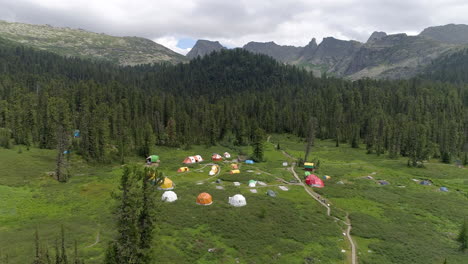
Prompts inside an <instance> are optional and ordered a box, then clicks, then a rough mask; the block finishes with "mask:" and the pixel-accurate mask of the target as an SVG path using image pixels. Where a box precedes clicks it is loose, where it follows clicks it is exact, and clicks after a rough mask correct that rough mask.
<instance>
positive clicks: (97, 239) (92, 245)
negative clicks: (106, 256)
mask: <svg viewBox="0 0 468 264" xmlns="http://www.w3.org/2000/svg"><path fill="white" fill-rule="evenodd" d="M99 234H100V232H99V231H98V232H97V235H96V242H94V243H93V244H91V245H89V246H86V247H85V248H90V247H94V246H95V245H97V243H99V241H100V239H99V238H100V235H99Z"/></svg>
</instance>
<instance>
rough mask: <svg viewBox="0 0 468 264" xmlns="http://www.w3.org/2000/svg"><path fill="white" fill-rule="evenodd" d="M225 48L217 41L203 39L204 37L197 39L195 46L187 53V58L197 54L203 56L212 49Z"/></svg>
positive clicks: (194, 56) (212, 50)
mask: <svg viewBox="0 0 468 264" xmlns="http://www.w3.org/2000/svg"><path fill="white" fill-rule="evenodd" d="M222 49H225V47H223V46H222V45H221V44H220V43H219V41H209V40H204V39H199V40H197V43H195V46H193V48H192V49H191V50H190V51H189V53H187V55H186V56H187V58H189V59H193V58H196V57H198V56H200V57H203V56H205V55H208V54H210V53H212V52H214V51H219V50H222Z"/></svg>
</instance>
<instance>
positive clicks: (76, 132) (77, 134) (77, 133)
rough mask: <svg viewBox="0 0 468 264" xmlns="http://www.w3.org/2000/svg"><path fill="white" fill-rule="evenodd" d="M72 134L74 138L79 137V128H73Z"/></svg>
mask: <svg viewBox="0 0 468 264" xmlns="http://www.w3.org/2000/svg"><path fill="white" fill-rule="evenodd" d="M73 136H74V137H76V138H78V137H80V130H78V129H77V130H75V131H74V132H73Z"/></svg>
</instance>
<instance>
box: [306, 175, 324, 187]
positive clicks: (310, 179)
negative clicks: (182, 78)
mask: <svg viewBox="0 0 468 264" xmlns="http://www.w3.org/2000/svg"><path fill="white" fill-rule="evenodd" d="M305 182H306V184H307V185H310V186H312V187H318V188H323V187H324V186H325V185H324V184H323V181H322V180H321V179H320V178H319V177H317V176H316V175H314V174H311V175H309V176H307V178H306V179H305Z"/></svg>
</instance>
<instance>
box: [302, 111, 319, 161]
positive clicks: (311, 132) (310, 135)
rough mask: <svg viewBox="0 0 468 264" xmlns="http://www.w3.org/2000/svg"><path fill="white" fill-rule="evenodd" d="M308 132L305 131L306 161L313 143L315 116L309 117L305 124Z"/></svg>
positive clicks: (315, 126)
mask: <svg viewBox="0 0 468 264" xmlns="http://www.w3.org/2000/svg"><path fill="white" fill-rule="evenodd" d="M307 127H308V133H307V145H306V150H305V156H304V161H305V162H307V159H308V158H309V153H310V148H311V147H312V146H313V145H314V141H315V130H316V128H317V118H315V117H311V118H310V119H309V123H308V124H307Z"/></svg>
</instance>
